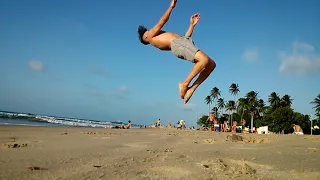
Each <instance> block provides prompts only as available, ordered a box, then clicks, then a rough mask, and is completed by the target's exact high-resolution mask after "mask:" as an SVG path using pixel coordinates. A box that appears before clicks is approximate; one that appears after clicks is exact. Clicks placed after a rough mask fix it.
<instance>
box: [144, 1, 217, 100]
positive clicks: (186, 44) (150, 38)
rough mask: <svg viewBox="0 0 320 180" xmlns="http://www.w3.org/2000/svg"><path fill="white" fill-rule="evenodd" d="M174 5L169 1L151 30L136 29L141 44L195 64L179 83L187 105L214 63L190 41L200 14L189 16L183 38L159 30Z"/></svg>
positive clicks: (181, 94)
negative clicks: (171, 53) (168, 4)
mask: <svg viewBox="0 0 320 180" xmlns="http://www.w3.org/2000/svg"><path fill="white" fill-rule="evenodd" d="M176 3H177V0H171V4H170V6H169V8H168V9H167V11H166V12H165V13H164V14H163V15H162V17H161V18H160V20H159V22H158V23H157V24H156V25H155V26H154V27H153V28H151V29H149V30H148V29H146V28H145V27H144V26H141V25H140V26H139V27H138V34H139V39H140V42H141V43H142V44H144V45H148V44H151V45H153V46H154V47H156V48H158V49H160V50H165V51H170V50H171V51H172V52H173V54H174V55H175V56H177V57H178V58H180V59H184V60H188V61H191V62H192V63H195V65H194V66H193V68H192V70H191V72H190V74H189V75H188V76H187V78H186V79H185V80H184V81H183V82H180V83H179V93H180V98H181V99H184V103H187V102H188V101H189V99H190V98H191V96H192V94H193V93H194V91H195V90H196V89H197V87H198V86H199V85H200V84H201V83H202V82H203V81H205V80H206V79H207V78H208V76H209V75H210V74H211V72H212V71H213V70H214V69H215V67H216V63H215V62H214V61H213V60H212V59H211V58H210V57H209V56H208V55H206V54H205V53H204V52H203V51H201V50H200V49H199V48H198V47H196V46H195V45H194V43H193V41H192V39H191V36H192V32H193V29H194V27H195V26H196V24H197V23H198V21H199V20H200V14H194V15H193V16H191V18H190V26H189V28H188V30H187V32H186V34H185V36H180V35H179V34H176V33H173V32H165V31H163V30H161V29H162V28H163V26H164V25H165V24H166V23H167V21H168V20H169V17H170V14H171V12H172V10H173V9H174V7H175V6H176ZM198 74H199V77H198V78H197V79H196V80H195V82H194V83H193V84H192V86H191V87H189V84H190V83H191V81H192V79H194V77H196V76H197V75H198Z"/></svg>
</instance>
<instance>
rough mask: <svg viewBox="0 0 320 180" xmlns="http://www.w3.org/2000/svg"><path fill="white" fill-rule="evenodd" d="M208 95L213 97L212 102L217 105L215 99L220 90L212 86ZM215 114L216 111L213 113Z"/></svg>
mask: <svg viewBox="0 0 320 180" xmlns="http://www.w3.org/2000/svg"><path fill="white" fill-rule="evenodd" d="M210 96H211V98H212V99H213V102H215V105H216V106H217V102H216V101H215V100H216V99H218V97H219V96H220V90H219V88H217V87H214V88H212V90H211V92H210ZM215 115H216V116H217V112H216V114H215Z"/></svg>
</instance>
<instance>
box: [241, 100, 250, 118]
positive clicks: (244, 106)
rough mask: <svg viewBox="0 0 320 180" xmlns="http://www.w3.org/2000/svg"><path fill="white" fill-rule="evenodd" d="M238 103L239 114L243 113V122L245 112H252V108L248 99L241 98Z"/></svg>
mask: <svg viewBox="0 0 320 180" xmlns="http://www.w3.org/2000/svg"><path fill="white" fill-rule="evenodd" d="M238 102H239V105H238V112H239V114H240V112H241V120H242V119H243V114H244V112H245V111H246V110H250V106H249V103H248V100H247V99H246V98H239V100H238Z"/></svg>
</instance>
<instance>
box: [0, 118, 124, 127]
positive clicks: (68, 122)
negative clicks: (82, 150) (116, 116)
mask: <svg viewBox="0 0 320 180" xmlns="http://www.w3.org/2000/svg"><path fill="white" fill-rule="evenodd" d="M41 121H42V122H39V121H35V120H30V119H8V118H0V125H20V126H77V127H96V128H104V127H106V126H117V125H120V123H112V122H105V121H90V120H77V119H55V118H46V119H41Z"/></svg>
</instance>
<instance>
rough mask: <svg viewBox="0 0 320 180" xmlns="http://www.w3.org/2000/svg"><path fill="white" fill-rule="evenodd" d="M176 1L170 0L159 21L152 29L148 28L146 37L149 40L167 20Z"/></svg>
mask: <svg viewBox="0 0 320 180" xmlns="http://www.w3.org/2000/svg"><path fill="white" fill-rule="evenodd" d="M176 2H177V0H171V4H170V6H169V8H168V9H167V11H166V12H165V13H164V14H163V15H162V17H161V18H160V20H159V22H158V23H157V24H156V25H155V26H154V27H153V28H152V29H150V30H149V32H148V39H149V38H150V39H149V40H151V39H152V38H153V37H154V36H156V35H157V34H158V33H159V32H160V31H161V29H162V28H163V26H164V25H165V24H166V23H167V22H168V20H169V17H170V14H171V12H172V10H173V9H174V7H175V6H176Z"/></svg>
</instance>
